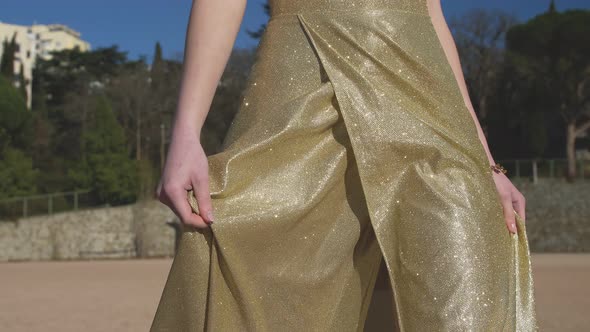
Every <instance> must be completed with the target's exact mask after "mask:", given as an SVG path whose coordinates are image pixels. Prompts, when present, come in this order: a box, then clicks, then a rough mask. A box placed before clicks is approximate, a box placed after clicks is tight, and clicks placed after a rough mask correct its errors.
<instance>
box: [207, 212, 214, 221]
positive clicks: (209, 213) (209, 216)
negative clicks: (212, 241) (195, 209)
mask: <svg viewBox="0 0 590 332" xmlns="http://www.w3.org/2000/svg"><path fill="white" fill-rule="evenodd" d="M207 219H209V222H210V223H213V219H214V218H213V212H211V211H209V212H207Z"/></svg>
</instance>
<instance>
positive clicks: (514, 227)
mask: <svg viewBox="0 0 590 332" xmlns="http://www.w3.org/2000/svg"><path fill="white" fill-rule="evenodd" d="M512 230H513V231H514V233H516V224H512Z"/></svg>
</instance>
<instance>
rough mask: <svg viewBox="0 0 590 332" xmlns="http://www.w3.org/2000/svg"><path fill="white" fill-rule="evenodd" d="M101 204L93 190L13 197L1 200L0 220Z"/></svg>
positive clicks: (75, 209) (74, 209)
mask: <svg viewBox="0 0 590 332" xmlns="http://www.w3.org/2000/svg"><path fill="white" fill-rule="evenodd" d="M99 205H101V204H98V203H97V201H96V199H95V198H94V197H93V195H92V191H91V190H80V191H69V192H58V193H51V194H42V195H31V196H24V197H13V198H9V199H4V200H0V220H4V221H7V220H14V219H18V218H23V217H25V218H26V217H29V216H35V215H47V214H53V213H57V212H65V211H77V210H79V209H84V208H89V207H96V206H99Z"/></svg>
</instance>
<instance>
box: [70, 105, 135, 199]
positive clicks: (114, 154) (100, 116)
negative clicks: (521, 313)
mask: <svg viewBox="0 0 590 332" xmlns="http://www.w3.org/2000/svg"><path fill="white" fill-rule="evenodd" d="M93 116H94V121H93V125H92V126H90V127H89V128H88V130H87V131H86V132H85V133H84V135H83V137H82V139H83V140H84V142H85V146H86V153H85V155H84V156H83V160H82V161H81V163H80V164H79V165H78V167H77V169H75V170H72V172H71V173H70V175H71V176H72V178H73V179H74V180H75V181H76V182H77V184H78V185H80V186H86V185H88V184H90V185H91V186H92V188H94V189H95V190H96V193H97V195H98V198H99V199H100V200H101V201H103V202H106V203H109V204H125V203H130V202H133V201H135V200H136V198H137V186H138V183H137V182H138V181H137V169H136V165H135V163H134V161H133V160H131V159H130V158H129V156H128V153H127V148H126V140H125V133H124V132H123V128H122V127H121V125H119V123H118V122H117V119H116V118H115V115H114V114H113V110H112V108H111V105H110V103H109V101H108V100H107V99H106V98H105V97H104V96H102V95H101V96H98V97H97V98H96V104H95V107H94V110H93Z"/></svg>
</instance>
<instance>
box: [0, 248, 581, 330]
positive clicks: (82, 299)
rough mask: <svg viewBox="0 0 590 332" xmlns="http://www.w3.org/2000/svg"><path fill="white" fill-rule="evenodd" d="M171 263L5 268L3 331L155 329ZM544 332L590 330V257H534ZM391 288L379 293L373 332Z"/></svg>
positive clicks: (0, 306) (0, 275)
mask: <svg viewBox="0 0 590 332" xmlns="http://www.w3.org/2000/svg"><path fill="white" fill-rule="evenodd" d="M171 262H172V260H171V259H147V260H103V261H71V262H15V263H0V331H11V332H25V331H26V332H36V331H40V332H41V331H42V332H48V331H60V332H74V331H76V332H78V331H85V332H94V331H97V332H98V331H101V332H102V331H110V332H116V331H121V332H133V331H148V329H149V325H150V323H151V319H152V317H153V314H154V311H155V309H156V305H157V301H158V299H159V296H160V294H161V291H162V288H163V286H164V282H165V278H166V275H167V273H168V270H169V268H170V264H171ZM533 269H534V273H535V289H536V290H535V292H536V295H537V311H538V315H539V320H540V324H541V329H540V331H548V332H549V331H556V332H558V331H559V332H567V331H580V332H582V331H590V254H534V255H533ZM387 294H388V293H387V290H384V289H383V288H376V290H375V293H374V297H373V299H374V302H373V307H372V314H371V316H370V321H368V322H367V329H366V330H367V331H391V328H387V327H388V326H387V324H388V323H385V322H380V321H379V319H380V318H379V317H380V316H381V317H382V315H380V313H379V310H385V311H386V310H387V309H386V308H387V302H388V300H389V299H388V296H387Z"/></svg>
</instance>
